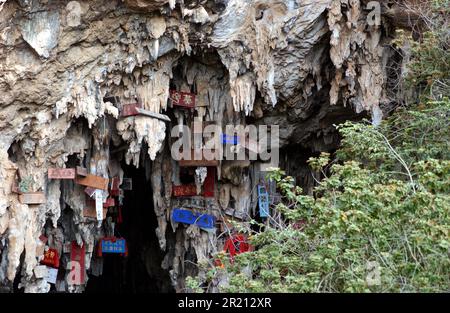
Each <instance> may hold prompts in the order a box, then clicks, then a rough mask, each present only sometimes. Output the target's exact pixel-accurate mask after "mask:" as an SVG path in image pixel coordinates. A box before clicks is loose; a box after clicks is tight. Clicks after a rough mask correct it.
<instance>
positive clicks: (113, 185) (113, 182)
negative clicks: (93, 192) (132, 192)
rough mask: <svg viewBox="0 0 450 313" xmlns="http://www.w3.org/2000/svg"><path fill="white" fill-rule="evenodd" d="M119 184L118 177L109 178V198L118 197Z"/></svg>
mask: <svg viewBox="0 0 450 313" xmlns="http://www.w3.org/2000/svg"><path fill="white" fill-rule="evenodd" d="M119 184H120V178H119V177H113V178H111V192H110V194H111V196H118V195H119V193H120V191H119Z"/></svg>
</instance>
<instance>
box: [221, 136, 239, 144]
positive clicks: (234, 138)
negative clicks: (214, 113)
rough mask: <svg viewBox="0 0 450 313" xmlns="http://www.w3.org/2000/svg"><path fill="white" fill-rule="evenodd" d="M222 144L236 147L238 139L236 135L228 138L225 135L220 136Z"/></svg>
mask: <svg viewBox="0 0 450 313" xmlns="http://www.w3.org/2000/svg"><path fill="white" fill-rule="evenodd" d="M221 139H222V144H224V145H225V144H229V145H237V144H238V143H239V137H238V136H237V135H234V136H230V135H227V134H222V136H221Z"/></svg>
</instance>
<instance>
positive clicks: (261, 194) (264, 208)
mask: <svg viewBox="0 0 450 313" xmlns="http://www.w3.org/2000/svg"><path fill="white" fill-rule="evenodd" d="M258 206H259V216H260V217H268V216H269V194H268V193H267V190H266V187H264V186H263V185H258Z"/></svg>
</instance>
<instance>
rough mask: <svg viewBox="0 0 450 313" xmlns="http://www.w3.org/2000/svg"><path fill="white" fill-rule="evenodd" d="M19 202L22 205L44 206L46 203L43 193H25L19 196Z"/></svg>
mask: <svg viewBox="0 0 450 313" xmlns="http://www.w3.org/2000/svg"><path fill="white" fill-rule="evenodd" d="M19 201H20V203H22V204H42V203H45V194H44V193H43V192H23V193H21V194H19Z"/></svg>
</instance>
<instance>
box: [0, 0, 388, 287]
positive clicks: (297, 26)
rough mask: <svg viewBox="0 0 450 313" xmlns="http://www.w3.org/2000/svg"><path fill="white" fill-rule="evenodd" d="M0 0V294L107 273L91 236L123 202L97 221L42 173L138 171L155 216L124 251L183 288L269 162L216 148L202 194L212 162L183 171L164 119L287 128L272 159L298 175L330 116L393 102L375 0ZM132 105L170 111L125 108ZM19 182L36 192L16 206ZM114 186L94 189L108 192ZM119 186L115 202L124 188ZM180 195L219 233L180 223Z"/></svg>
mask: <svg viewBox="0 0 450 313" xmlns="http://www.w3.org/2000/svg"><path fill="white" fill-rule="evenodd" d="M1 2H2V3H1V4H0V73H1V75H0V286H2V290H4V291H6V292H10V291H18V290H23V291H25V292H49V291H50V290H56V291H60V292H82V291H84V290H85V289H86V286H88V285H89V280H90V279H91V278H92V277H94V276H95V277H98V276H100V275H101V272H102V266H103V265H102V264H103V263H102V262H103V260H102V259H101V258H100V257H99V256H98V253H97V250H98V245H99V242H100V239H101V238H104V237H108V236H113V235H114V234H115V232H114V228H115V227H116V229H117V227H118V225H116V224H117V223H118V222H117V216H118V215H117V214H118V213H117V210H118V207H119V205H118V204H116V205H115V206H113V207H110V208H109V209H108V213H107V215H106V216H103V219H97V218H95V216H94V217H89V216H87V214H86V213H85V210H86V205H87V204H86V203H87V200H92V201H94V200H93V198H92V199H90V197H89V195H87V194H86V192H85V188H86V186H85V185H81V184H78V183H77V180H71V179H51V178H49V176H48V169H51V168H76V167H77V166H80V167H83V168H86V169H87V171H88V173H89V174H91V175H95V176H97V177H102V178H107V179H109V183H111V181H112V179H113V178H115V177H117V178H118V179H119V180H120V184H121V186H123V184H124V181H125V180H124V178H130V177H131V176H133V175H138V174H136V173H145V175H144V176H145V177H144V176H143V178H142V181H141V182H142V184H143V186H141V187H142V188H143V189H142V192H143V196H142V199H141V201H140V202H142V201H144V199H146V201H144V202H145V205H146V206H147V208H148V210H149V211H150V210H151V211H152V213H151V214H154V216H152V215H149V219H151V218H152V219H154V221H153V222H150V221H149V222H148V225H149V226H148V227H150V228H151V229H150V231H151V232H152V233H154V235H155V237H154V238H153V239H152V240H147V239H145V238H144V239H142V238H140V239H139V238H138V239H135V241H134V242H133V241H131V239H129V240H128V243H129V246H128V248H129V249H130V254H132V252H133V251H140V250H141V255H140V256H139V257H137V258H142V260H143V261H142V262H143V263H144V264H145V268H146V272H147V274H148V275H150V276H152V275H156V276H158V275H159V276H158V277H159V278H157V279H159V280H164V279H166V280H167V282H170V284H169V283H167V284H166V285H167V286H166V285H164V286H165V287H160V288H162V289H163V290H165V291H168V290H172V289H173V290H175V291H178V292H181V291H183V290H184V287H185V286H184V279H185V277H186V276H187V275H190V274H195V273H196V267H195V266H194V265H192V264H194V263H197V262H212V255H214V253H217V252H218V251H221V250H222V249H223V246H224V240H225V239H226V236H227V234H228V231H229V228H228V224H226V223H224V222H223V221H224V216H225V215H227V214H228V213H225V212H226V211H227V209H231V210H232V211H233V212H234V213H232V214H234V215H235V217H236V216H238V215H239V218H236V220H237V221H238V222H240V223H245V222H246V220H247V218H248V217H250V216H254V215H255V214H256V207H257V202H258V201H257V198H258V196H257V194H256V186H257V184H258V183H260V181H261V180H262V179H263V172H261V170H260V167H261V162H259V161H251V162H243V161H239V162H233V161H222V162H220V163H219V164H218V165H216V166H215V167H212V168H213V169H214V171H213V170H211V171H210V172H209V171H208V175H214V176H211V177H213V178H212V179H213V181H215V184H213V188H214V190H213V196H212V197H205V196H202V194H201V192H204V191H201V190H202V188H203V187H204V186H205V183H204V182H205V180H208V177H207V176H208V175H206V176H205V174H206V172H205V170H202V169H199V168H201V167H198V168H197V169H199V170H198V171H197V172H198V173H197V172H195V171H192V173H187V174H186V173H182V170H180V166H179V164H178V162H177V161H174V160H173V159H172V157H171V154H170V147H171V144H172V143H173V141H174V138H171V135H170V130H171V129H172V127H174V126H175V125H180V124H182V125H191V123H193V122H194V118H195V120H196V121H203V122H205V123H207V122H215V123H217V124H218V125H219V126H221V127H224V126H225V125H227V124H241V125H257V126H259V125H280V134H279V135H280V148H281V160H280V161H281V164H282V165H283V166H284V167H286V168H287V169H288V170H290V171H291V174H292V175H293V176H296V177H299V178H300V179H301V178H302V177H306V176H307V175H308V174H307V173H306V172H305V168H306V167H305V166H303V167H302V166H301V164H303V165H304V164H305V160H306V158H307V156H310V155H312V154H314V153H318V152H320V151H332V150H333V149H335V147H336V145H337V143H338V137H337V134H336V132H335V129H334V127H333V124H337V123H339V122H342V121H345V120H347V119H356V118H359V117H360V116H363V115H364V116H369V117H371V118H372V120H373V122H374V123H375V124H377V123H379V121H380V119H381V118H382V115H383V113H382V108H383V107H385V106H386V105H389V99H388V98H387V96H386V95H385V94H384V88H383V87H384V86H385V84H386V83H387V82H386V71H387V69H386V64H387V63H388V60H389V58H390V57H391V56H392V51H391V50H390V48H389V46H388V45H387V43H388V42H389V40H390V38H389V32H390V28H389V27H388V25H386V23H387V22H386V21H385V20H384V19H383V18H381V19H380V20H379V21H378V20H377V17H376V16H375V17H373V13H374V11H373V10H375V9H374V8H373V6H372V5H373V1H372V4H370V3H369V1H364V0H279V1H272V0H251V1H244V0H202V1H199V0H136V1H134V0H125V1H119V0H108V1H104V0H98V1H97V0H96V1H52V0H50V1H39V0H7V1H4V0H3V1H1ZM385 4H386V3H382V4H381V5H382V6H383V5H385ZM375 13H376V12H375ZM170 90H176V91H180V92H187V93H193V94H195V102H196V105H195V107H194V108H193V109H189V110H186V109H181V108H178V107H176V106H175V105H173V104H172V102H173V101H172V100H173V99H171V97H170ZM132 103H139V104H140V105H141V109H144V110H145V111H146V112H150V113H149V114H151V113H159V114H164V115H166V116H168V117H170V120H171V122H167V121H164V120H161V119H158V118H152V117H149V116H145V115H142V114H139V115H131V116H123V114H122V113H123V110H124V107H125V105H127V104H132ZM294 163H295V164H294ZM131 168H137V170H132V169H131ZM194 169H195V168H194ZM188 172H189V171H188ZM200 172H203V173H200ZM196 173H197V176H198V177H196V178H195V181H192V183H194V184H195V183H196V184H197V186H196V187H197V188H196V190H197V192H196V195H194V196H193V197H191V198H190V199H188V200H186V199H184V198H177V197H173V190H172V189H173V186H176V185H179V184H182V183H183V177H190V176H192V177H194V176H195V175H196ZM139 175H140V174H139ZM183 175H184V176H183ZM202 175H203V176H202ZM77 177H79V176H78V174H77ZM136 177H137V176H133V183H137V182H138V180H137V178H136ZM135 178H136V179H135ZM306 181H307V179H306V180H305V181H304V184H305V185H309V186H310V185H311V184H312V182H306ZM146 182H148V184H146ZM202 184H203V187H202V188H199V187H201V186H202ZM17 188H19V191H18V190H17ZM24 188H25V189H24ZM133 189H137V185H136V184H133ZM97 190H100V189H97ZM26 192H37V193H39V195H43V196H44V197H45V202H44V203H23V202H24V201H21V200H20V199H19V198H20V193H22V195H23V194H24V193H26ZM111 192H112V190H111V188H108V190H103V191H101V190H100V193H99V196H100V197H103V200H106V199H107V198H108V197H110V196H111ZM127 192H128V193H130V192H131V191H125V195H122V194H121V195H119V196H117V195H116V201H125V203H127V201H131V200H127ZM134 196H136V194H134ZM94 198H95V196H94ZM123 198H125V199H123ZM25 202H26V201H25ZM136 205H137V204H136ZM181 207H183V208H191V209H192V210H194V211H195V210H198V211H201V212H206V213H208V214H210V215H212V216H214V217H215V218H216V220H217V221H218V222H220V221H222V222H223V223H222V226H223V225H224V224H225V226H226V227H225V230H222V231H221V230H220V229H219V228H220V227H217V229H216V228H214V229H213V231H211V230H209V231H206V230H204V229H202V228H199V227H198V226H196V225H184V224H182V223H176V222H174V221H173V220H172V210H173V209H174V208H181ZM126 209H128V210H130V208H129V207H127V205H124V210H126ZM126 214H128V213H124V215H126ZM129 214H131V213H129ZM146 214H147V213H146ZM130 216H131V215H128V217H130ZM125 217H126V216H125ZM125 217H124V219H125ZM130 218H131V217H130ZM135 218H137V217H135ZM130 223H131V222H130ZM143 223H144V222H143ZM124 237H125V238H126V236H124ZM130 238H131V237H130ZM150 241H151V242H150ZM72 243H76V244H77V245H78V246H79V247H84V269H83V271H84V272H85V274H86V275H84V280H83V281H82V282H78V283H73V284H70V283H67V279H66V276H67V275H69V274H70V273H71V271H70V267H68V266H69V265H68V264H69V261H70V260H71V251H72V250H73V248H72V250H71V246H70V245H71V244H72ZM136 246H137V248H136ZM49 248H53V249H55V250H56V251H57V252H58V255H59V257H60V260H61V264H60V266H59V270H58V277H57V280H56V283H54V284H53V283H49V280H48V279H47V278H46V277H45V276H44V275H43V274H42V270H43V269H42V265H40V263H41V261H42V259H43V257H44V253H45V251H48V249H49ZM133 249H134V250H133ZM133 253H134V252H133ZM158 271H159V272H158ZM155 273H159V274H155ZM43 276H44V277H43ZM156 276H155V277H156ZM161 277H163V278H161ZM117 279H119V278H117ZM155 279H156V278H155ZM161 286H162V285H161ZM162 289H161V290H162Z"/></svg>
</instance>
